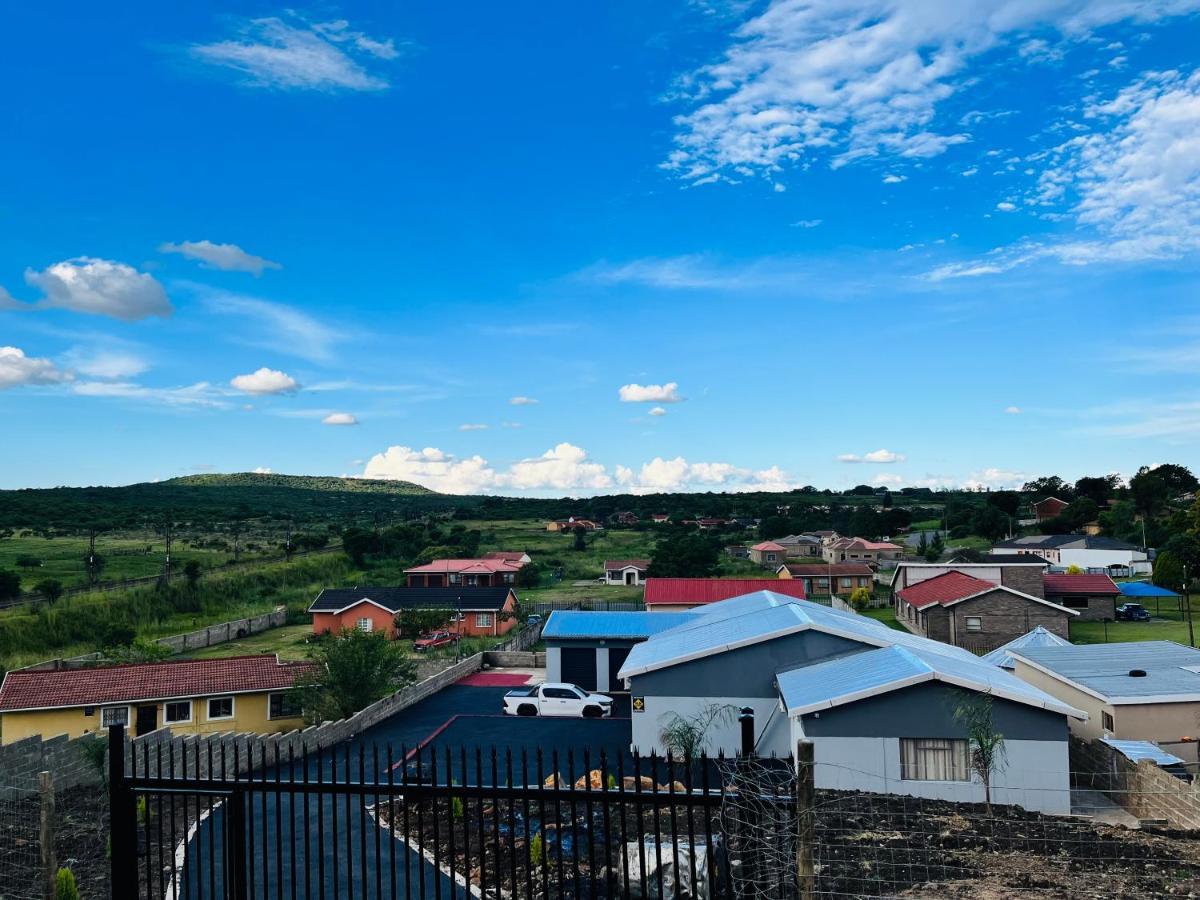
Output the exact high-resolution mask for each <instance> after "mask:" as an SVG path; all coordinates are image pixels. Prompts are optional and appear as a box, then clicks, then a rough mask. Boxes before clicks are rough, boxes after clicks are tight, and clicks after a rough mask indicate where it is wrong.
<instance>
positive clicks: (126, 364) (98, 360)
mask: <svg viewBox="0 0 1200 900" xmlns="http://www.w3.org/2000/svg"><path fill="white" fill-rule="evenodd" d="M64 358H65V360H66V362H67V364H68V365H69V366H70V367H71V368H72V369H74V370H76V371H77V372H79V373H81V374H83V375H87V376H88V377H90V378H114V379H115V378H132V377H134V376H135V375H141V374H142V373H143V372H145V371H146V370H147V369H149V368H150V364H149V363H147V362H146V361H145V360H144V359H142V358H141V357H140V356H138V355H137V354H136V353H133V352H130V351H127V350H86V349H83V348H79V347H75V348H72V349H71V350H70V351H68V352H67V353H66V354H65V357H64Z"/></svg>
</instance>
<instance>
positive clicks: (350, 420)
mask: <svg viewBox="0 0 1200 900" xmlns="http://www.w3.org/2000/svg"><path fill="white" fill-rule="evenodd" d="M321 424H322V425H357V424H358V419H356V418H355V417H354V416H353V415H352V414H351V413H347V412H335V413H330V414H329V415H327V416H326V417H325V418H323V419H322V420H321Z"/></svg>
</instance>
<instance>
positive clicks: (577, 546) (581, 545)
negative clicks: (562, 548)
mask: <svg viewBox="0 0 1200 900" xmlns="http://www.w3.org/2000/svg"><path fill="white" fill-rule="evenodd" d="M574 534H575V543H574V544H572V549H573V550H575V551H576V552H579V553H582V552H583V551H584V550H586V549H587V529H586V528H584V527H583V526H582V525H576V526H575V528H574Z"/></svg>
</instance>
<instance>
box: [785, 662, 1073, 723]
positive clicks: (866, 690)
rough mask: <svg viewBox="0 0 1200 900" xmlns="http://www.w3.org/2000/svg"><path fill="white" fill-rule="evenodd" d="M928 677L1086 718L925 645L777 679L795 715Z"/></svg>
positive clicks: (1001, 674) (991, 670)
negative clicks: (931, 649) (932, 650)
mask: <svg viewBox="0 0 1200 900" xmlns="http://www.w3.org/2000/svg"><path fill="white" fill-rule="evenodd" d="M927 681H940V682H943V683H945V684H950V685H953V686H955V687H960V688H967V689H968V690H974V691H979V692H981V693H985V694H991V695H992V696H993V697H1000V698H1002V699H1004V700H1011V701H1013V702H1014V703H1023V704H1025V705H1027V706H1034V707H1037V708H1039V709H1046V710H1050V711H1051V712H1056V713H1062V714H1064V715H1068V716H1073V717H1074V718H1077V719H1086V718H1087V713H1085V712H1083V711H1081V710H1078V709H1075V708H1074V707H1073V706H1069V705H1067V704H1066V703H1063V702H1062V701H1061V700H1058V699H1057V698H1055V697H1052V696H1051V695H1050V694H1047V693H1046V692H1044V691H1042V690H1039V689H1038V688H1036V687H1034V686H1033V685H1031V684H1027V683H1025V682H1024V681H1021V680H1020V679H1018V678H1014V677H1013V676H1012V675H1009V674H1008V673H1007V672H1005V671H1003V670H1002V669H998V668H995V667H994V666H988V665H985V664H982V663H980V661H979V660H977V659H974V658H971V659H964V658H959V657H951V656H945V655H943V654H941V653H934V652H931V651H930V650H929V649H927V648H924V647H880V648H878V649H874V650H868V651H866V652H864V653H855V654H852V655H850V656H843V657H839V658H837V659H831V660H827V661H825V662H819V663H814V664H813V665H809V666H803V667H801V668H798V669H792V670H790V671H787V672H782V673H780V674H779V676H778V677H777V679H776V683H777V685H778V687H779V696H780V697H781V698H782V699H783V703H784V706H785V708H786V709H787V714H788V715H789V716H802V715H806V714H808V713H812V712H817V711H819V710H823V709H832V708H834V707H836V706H842V705H843V704H846V703H853V702H855V701H857V700H865V699H866V698H868V697H875V696H878V695H880V694H886V693H890V692H891V691H896V690H902V689H904V688H907V687H912V686H913V685H917V684H922V683H924V682H927Z"/></svg>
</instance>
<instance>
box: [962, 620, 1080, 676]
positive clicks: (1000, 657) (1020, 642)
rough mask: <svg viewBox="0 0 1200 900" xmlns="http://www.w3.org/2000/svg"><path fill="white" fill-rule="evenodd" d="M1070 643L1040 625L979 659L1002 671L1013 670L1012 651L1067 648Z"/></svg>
mask: <svg viewBox="0 0 1200 900" xmlns="http://www.w3.org/2000/svg"><path fill="white" fill-rule="evenodd" d="M1070 645H1071V642H1070V641H1068V640H1067V639H1066V638H1061V637H1059V636H1058V635H1057V634H1055V633H1054V632H1053V631H1047V630H1046V629H1045V628H1043V627H1042V626H1041V625H1039V626H1038V627H1037V628H1035V629H1033V631H1030V632H1028V633H1026V634H1023V635H1021V636H1020V637H1019V638H1013V639H1012V640H1011V641H1009V642H1008V643H1007V644H1004V645H1003V646H1000V647H997V648H996V649H995V650H993V651H992V652H991V653H985V654H984V655H983V656H981V657H980V659H982V660H983V661H984V662H989V663H991V664H992V665H993V666H999V667H1000V668H1002V669H1010V670H1011V669H1013V668H1014V667H1015V665H1016V664H1015V663H1014V662H1013V658H1012V653H1011V652H1010V651H1012V650H1020V649H1022V648H1024V647H1069V646H1070Z"/></svg>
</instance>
